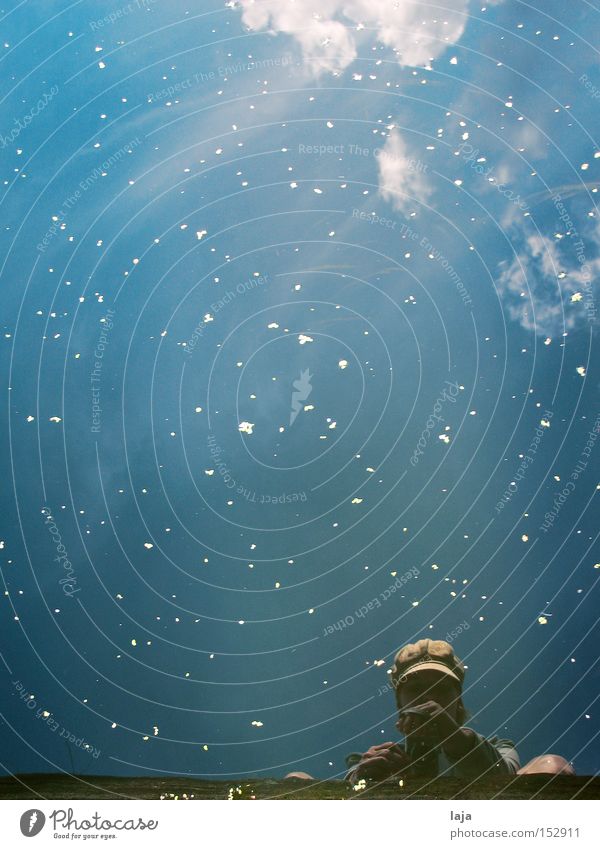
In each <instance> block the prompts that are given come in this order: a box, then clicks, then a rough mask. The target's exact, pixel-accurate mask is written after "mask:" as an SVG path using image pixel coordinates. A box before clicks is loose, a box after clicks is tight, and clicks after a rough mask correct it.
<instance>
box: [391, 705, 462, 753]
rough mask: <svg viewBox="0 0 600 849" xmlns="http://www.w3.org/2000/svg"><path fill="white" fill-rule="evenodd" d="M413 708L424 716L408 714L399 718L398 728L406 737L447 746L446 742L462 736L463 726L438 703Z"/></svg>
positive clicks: (412, 706)
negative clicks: (459, 735) (458, 735)
mask: <svg viewBox="0 0 600 849" xmlns="http://www.w3.org/2000/svg"><path fill="white" fill-rule="evenodd" d="M411 708H415V709H418V710H419V711H420V712H421V714H422V716H417V715H416V714H413V713H408V714H406V715H404V716H401V717H400V718H399V720H398V722H397V723H396V728H397V729H398V730H399V731H402V733H403V734H404V735H405V736H409V735H412V736H413V738H426V739H427V740H430V741H432V742H435V743H444V744H445V742H446V741H448V740H452V739H454V738H455V736H456V735H457V734H460V732H461V726H460V725H459V724H458V723H457V722H456V720H455V719H454V718H453V717H452V716H451V715H450V714H449V713H448V712H447V711H446V710H444V708H443V707H441V706H440V705H439V704H438V703H437V702H432V701H428V702H423V703H422V704H419V705H411Z"/></svg>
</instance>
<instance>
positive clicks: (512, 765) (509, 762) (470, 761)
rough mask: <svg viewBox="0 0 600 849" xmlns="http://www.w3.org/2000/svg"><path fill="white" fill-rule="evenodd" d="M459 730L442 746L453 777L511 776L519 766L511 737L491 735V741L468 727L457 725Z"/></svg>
mask: <svg viewBox="0 0 600 849" xmlns="http://www.w3.org/2000/svg"><path fill="white" fill-rule="evenodd" d="M460 732H461V733H460V734H459V733H457V734H456V736H455V737H453V738H451V739H450V740H448V741H447V743H446V744H445V745H444V746H443V749H444V754H445V755H446V757H447V758H448V760H449V761H450V762H451V763H452V766H453V772H454V774H455V775H456V776H458V777H465V778H471V777H473V776H477V775H482V774H483V773H486V774H488V775H514V774H515V773H516V772H517V770H518V769H519V767H520V765H521V764H520V761H519V755H518V754H517V751H516V749H515V746H514V743H513V742H512V741H511V740H496V739H495V738H494V742H493V743H492V742H491V741H490V740H487V739H486V738H485V737H483V736H482V735H481V734H478V733H477V732H476V731H474V730H473V729H472V728H461V729H460Z"/></svg>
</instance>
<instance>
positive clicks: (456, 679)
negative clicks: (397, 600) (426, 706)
mask: <svg viewBox="0 0 600 849" xmlns="http://www.w3.org/2000/svg"><path fill="white" fill-rule="evenodd" d="M464 676H465V668H464V665H463V664H462V662H461V661H460V660H459V658H458V657H457V656H456V655H455V654H454V650H453V648H452V646H451V645H450V644H449V643H447V642H445V641H444V640H418V642H416V643H414V644H410V643H409V644H408V645H406V646H403V648H401V649H400V651H399V652H398V653H397V654H396V657H395V660H394V665H393V668H392V673H391V678H392V685H393V687H394V691H395V694H396V704H397V706H398V710H402V709H403V708H407V707H411V706H412V705H418V704H422V703H423V702H426V701H434V702H437V703H438V704H439V705H440V706H441V707H443V708H444V709H445V710H447V711H448V713H449V714H450V715H451V716H452V717H453V718H454V719H455V720H456V722H457V723H458V724H459V725H464V723H465V721H466V719H467V717H468V712H467V710H466V708H465V706H464V704H463V700H462V683H463V680H464Z"/></svg>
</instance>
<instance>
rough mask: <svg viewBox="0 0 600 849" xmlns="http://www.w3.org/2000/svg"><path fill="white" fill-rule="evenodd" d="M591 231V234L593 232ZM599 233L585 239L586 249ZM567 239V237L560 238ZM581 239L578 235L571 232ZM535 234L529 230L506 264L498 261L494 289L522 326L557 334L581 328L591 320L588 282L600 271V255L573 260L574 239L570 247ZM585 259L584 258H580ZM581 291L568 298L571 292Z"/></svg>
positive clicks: (512, 316) (595, 242)
mask: <svg viewBox="0 0 600 849" xmlns="http://www.w3.org/2000/svg"><path fill="white" fill-rule="evenodd" d="M592 235H593V234H592ZM599 237H600V231H597V232H596V234H595V235H593V238H589V239H586V240H585V241H586V243H587V244H586V247H585V250H586V251H587V250H588V249H589V248H590V247H592V246H594V248H595V249H597V247H598V243H599ZM564 238H565V240H568V241H571V237H569V236H566V237H564ZM574 238H575V239H579V236H575V237H574ZM568 255H569V257H571V259H570V260H569V261H568V262H567V261H566V256H567V251H566V250H565V251H564V255H563V251H562V250H560V249H559V247H558V245H557V243H556V242H555V241H554V240H553V239H550V238H548V237H547V236H541V235H539V234H538V233H535V234H532V235H530V236H528V237H527V238H526V239H525V242H524V244H523V246H522V248H521V250H520V251H519V253H517V254H516V256H515V258H514V259H513V260H512V262H511V263H510V264H509V263H507V262H505V263H501V266H500V268H501V272H500V276H499V278H498V280H497V289H498V294H499V295H500V298H501V299H502V302H503V305H504V308H505V309H506V311H507V313H508V315H509V316H510V317H511V318H512V319H514V320H515V321H518V322H519V323H520V324H521V326H522V327H524V328H525V330H530V331H534V332H535V333H536V334H537V335H538V336H544V337H546V336H548V337H551V338H552V337H554V338H556V337H557V336H558V335H559V334H561V333H563V332H565V331H568V330H573V329H575V328H579V327H582V326H583V325H584V324H585V322H586V321H587V320H588V318H589V314H590V313H589V307H590V295H589V293H590V292H591V288H590V286H591V282H590V281H591V280H594V279H595V278H596V277H597V275H598V274H599V273H600V257H599V258H596V259H589V258H587V262H582V263H581V264H579V263H577V261H576V260H577V258H576V252H575V250H574V245H573V243H571V244H570V246H569V251H568ZM584 259H586V258H585V257H584ZM577 292H580V293H582V297H581V298H576V299H575V300H572V295H574V294H575V293H577Z"/></svg>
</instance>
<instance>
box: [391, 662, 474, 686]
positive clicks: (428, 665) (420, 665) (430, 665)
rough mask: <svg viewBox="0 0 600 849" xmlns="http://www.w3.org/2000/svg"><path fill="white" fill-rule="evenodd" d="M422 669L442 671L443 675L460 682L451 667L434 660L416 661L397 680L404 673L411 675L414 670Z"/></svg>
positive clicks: (402, 676) (403, 674)
mask: <svg viewBox="0 0 600 849" xmlns="http://www.w3.org/2000/svg"><path fill="white" fill-rule="evenodd" d="M423 669H435V671H436V672H443V673H444V675H448V676H449V677H450V678H453V679H454V680H455V681H458V683H459V684H460V683H461V680H460V678H459V677H458V675H456V674H455V673H454V672H452V670H451V669H448V667H447V666H446V665H445V664H443V663H436V662H435V661H431V662H429V661H428V662H427V663H417V664H415V665H414V666H411V667H410V669H407V670H406V672H403V673H402V675H401V676H400V678H399V679H398V680H399V681H401V680H402V678H404V676H405V675H413V674H414V673H415V672H421V670H423Z"/></svg>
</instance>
